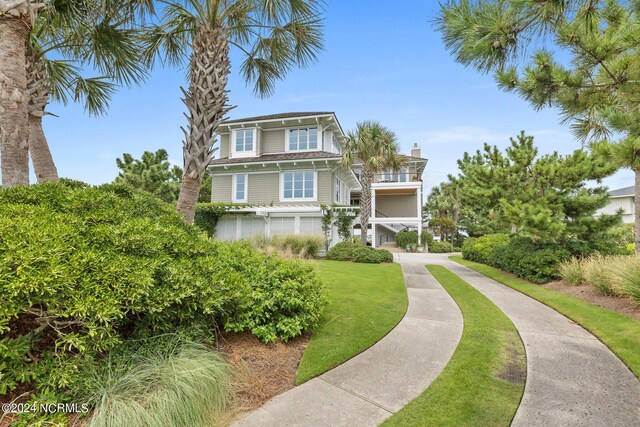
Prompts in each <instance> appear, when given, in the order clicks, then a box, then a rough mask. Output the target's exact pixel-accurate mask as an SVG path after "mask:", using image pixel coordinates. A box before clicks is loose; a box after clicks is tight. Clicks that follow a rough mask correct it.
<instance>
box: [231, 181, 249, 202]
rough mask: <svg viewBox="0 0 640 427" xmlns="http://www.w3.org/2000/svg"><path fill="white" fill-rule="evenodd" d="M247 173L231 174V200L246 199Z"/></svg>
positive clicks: (241, 200) (244, 200)
mask: <svg viewBox="0 0 640 427" xmlns="http://www.w3.org/2000/svg"><path fill="white" fill-rule="evenodd" d="M247 181H248V178H247V175H246V174H238V175H233V198H232V200H233V202H234V203H241V202H246V201H247Z"/></svg>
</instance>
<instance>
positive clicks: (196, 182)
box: [147, 0, 322, 222]
mask: <svg viewBox="0 0 640 427" xmlns="http://www.w3.org/2000/svg"><path fill="white" fill-rule="evenodd" d="M166 3H167V4H166V7H165V10H164V15H163V17H162V19H161V23H160V24H159V25H156V26H153V27H151V28H149V34H148V37H147V40H148V49H147V57H148V59H149V61H150V62H151V63H153V59H154V58H155V57H157V56H158V55H160V57H161V58H162V59H165V60H167V61H168V62H170V63H172V64H182V63H183V62H184V61H185V60H186V58H187V57H189V68H188V78H189V87H188V89H186V90H185V89H182V92H183V94H184V99H183V101H184V103H185V105H186V106H187V110H188V115H187V119H188V125H187V129H184V128H183V129H182V130H183V132H184V141H183V144H184V145H183V155H184V168H183V170H184V175H183V177H182V187H181V189H180V196H179V197H178V205H177V210H178V212H180V213H181V214H182V215H183V216H184V217H185V220H186V221H187V222H193V218H194V214H195V206H196V202H197V200H198V194H199V191H200V184H201V182H202V179H203V177H204V175H205V172H206V169H207V166H209V163H210V162H211V160H212V159H213V155H214V153H215V151H216V150H217V148H216V147H214V145H215V142H216V141H215V139H214V133H215V131H216V129H217V128H218V126H219V125H220V123H222V122H223V121H224V120H225V119H226V114H227V113H228V112H229V110H230V109H231V108H232V107H230V106H229V105H228V97H227V79H228V75H229V73H230V71H231V61H230V59H229V51H230V49H231V48H233V47H235V48H237V49H238V51H239V53H240V54H241V55H242V56H243V57H244V61H243V63H242V65H241V66H240V71H241V73H242V76H243V78H244V79H245V81H246V82H247V83H253V85H254V92H255V93H256V94H257V95H259V96H268V95H270V94H271V93H273V90H274V85H275V82H276V81H277V80H279V79H282V78H284V76H285V75H286V74H287V72H288V71H290V70H291V69H292V68H293V67H294V66H306V65H307V64H309V63H311V62H313V61H315V60H316V57H317V54H318V53H319V51H320V50H321V49H322V22H321V19H320V14H321V9H320V5H319V2H318V1H316V0H280V1H273V0H184V1H181V0H176V1H175V2H171V1H168V2H166Z"/></svg>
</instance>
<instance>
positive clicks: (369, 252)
mask: <svg viewBox="0 0 640 427" xmlns="http://www.w3.org/2000/svg"><path fill="white" fill-rule="evenodd" d="M327 259H329V260H333V261H353V262H359V263H367V264H380V263H383V262H393V254H392V253H391V252H389V251H387V250H384V249H374V248H371V247H368V246H362V245H358V244H355V243H351V242H340V243H337V244H335V245H334V246H333V247H332V248H331V249H329V250H328V251H327Z"/></svg>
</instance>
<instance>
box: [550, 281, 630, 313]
mask: <svg viewBox="0 0 640 427" xmlns="http://www.w3.org/2000/svg"><path fill="white" fill-rule="evenodd" d="M541 286H542V287H544V288H548V289H553V290H555V291H559V292H562V293H564V294H568V295H573V296H576V297H578V298H580V299H583V300H585V301H588V302H590V303H592V304H595V305H598V306H600V307H604V308H608V309H610V310H614V311H617V312H619V313H622V314H626V315H627V316H631V317H632V318H634V319H636V320H640V307H639V306H638V304H637V303H636V302H635V301H634V300H633V299H631V298H626V297H615V296H606V295H602V294H601V293H600V292H598V290H597V289H596V288H594V287H593V286H589V285H582V286H574V285H572V284H570V283H568V282H565V281H563V280H561V281H557V282H550V283H547V284H545V285H541Z"/></svg>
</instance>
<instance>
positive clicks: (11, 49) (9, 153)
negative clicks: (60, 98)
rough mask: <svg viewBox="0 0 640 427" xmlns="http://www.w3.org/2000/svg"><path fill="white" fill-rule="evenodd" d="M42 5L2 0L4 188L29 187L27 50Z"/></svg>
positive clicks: (0, 109)
mask: <svg viewBox="0 0 640 427" xmlns="http://www.w3.org/2000/svg"><path fill="white" fill-rule="evenodd" d="M43 6H44V5H43V4H42V3H32V2H31V1H30V0H0V157H1V158H2V160H1V165H2V186H3V187H13V186H15V185H28V184H29V155H28V144H27V134H28V118H27V99H28V96H27V78H26V73H25V63H26V46H27V38H28V36H29V32H30V31H31V28H32V26H33V22H34V21H35V19H36V17H37V12H38V9H41V8H42V7H43Z"/></svg>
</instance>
